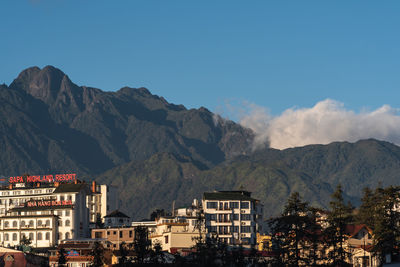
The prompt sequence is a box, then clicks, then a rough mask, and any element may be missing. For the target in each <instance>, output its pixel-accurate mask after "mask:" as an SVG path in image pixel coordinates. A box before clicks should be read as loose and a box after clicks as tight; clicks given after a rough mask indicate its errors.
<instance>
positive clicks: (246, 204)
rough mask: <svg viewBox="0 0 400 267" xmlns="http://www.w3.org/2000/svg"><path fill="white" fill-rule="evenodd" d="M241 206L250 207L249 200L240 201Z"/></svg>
mask: <svg viewBox="0 0 400 267" xmlns="http://www.w3.org/2000/svg"><path fill="white" fill-rule="evenodd" d="M240 208H241V209H248V208H249V202H248V201H246V202H240Z"/></svg>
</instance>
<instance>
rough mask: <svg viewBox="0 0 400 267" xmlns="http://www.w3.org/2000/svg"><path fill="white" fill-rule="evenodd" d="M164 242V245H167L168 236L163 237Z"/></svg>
mask: <svg viewBox="0 0 400 267" xmlns="http://www.w3.org/2000/svg"><path fill="white" fill-rule="evenodd" d="M164 241H165V242H164V243H165V244H168V236H164Z"/></svg>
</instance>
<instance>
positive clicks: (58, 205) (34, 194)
mask: <svg viewBox="0 0 400 267" xmlns="http://www.w3.org/2000/svg"><path fill="white" fill-rule="evenodd" d="M10 181H11V182H13V180H11V178H10ZM14 181H15V182H14V183H10V184H9V185H8V186H3V187H2V188H0V245H1V246H3V247H14V246H18V245H20V243H21V240H22V239H23V238H24V237H25V238H29V239H30V241H31V244H30V245H31V246H32V247H36V248H48V247H54V246H56V245H57V244H59V243H60V241H61V240H64V239H81V238H86V237H89V236H90V232H89V231H90V230H89V228H90V227H89V226H90V224H91V223H94V222H95V220H96V217H97V216H100V217H102V216H103V214H102V212H101V211H102V210H101V208H102V206H104V204H103V203H102V202H101V199H102V196H101V194H99V192H98V191H96V190H93V189H96V184H94V183H93V184H92V186H90V185H88V184H86V183H82V182H79V181H78V180H76V179H75V178H74V179H69V181H65V182H63V183H60V182H54V180H50V179H49V181H48V182H37V183H36V182H26V181H27V178H26V177H25V178H23V179H18V180H14ZM99 195H100V197H94V198H93V196H99ZM99 200H100V203H99ZM105 205H107V204H105ZM93 207H94V208H93ZM91 211H94V212H95V214H94V216H92V217H91V216H90V215H91ZM97 213H98V214H99V215H97ZM104 215H105V214H104Z"/></svg>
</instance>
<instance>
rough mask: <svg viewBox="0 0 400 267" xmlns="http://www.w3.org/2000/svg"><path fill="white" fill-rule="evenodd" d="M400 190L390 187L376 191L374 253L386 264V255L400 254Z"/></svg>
mask: <svg viewBox="0 0 400 267" xmlns="http://www.w3.org/2000/svg"><path fill="white" fill-rule="evenodd" d="M399 191H400V188H399V187H393V186H390V187H388V188H385V189H382V188H377V189H376V190H375V201H376V205H377V209H376V211H375V216H374V218H375V219H374V225H373V229H374V239H373V240H374V248H373V250H374V253H375V255H378V256H379V257H380V258H381V262H384V258H385V255H387V254H390V255H391V256H393V255H394V254H396V253H398V252H397V248H398V247H399V246H400V241H399V240H400V226H399V223H398V222H399V221H400V212H399V209H398V208H397V206H398V204H397V203H398V201H399V199H400V194H399Z"/></svg>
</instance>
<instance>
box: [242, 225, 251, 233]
mask: <svg viewBox="0 0 400 267" xmlns="http://www.w3.org/2000/svg"><path fill="white" fill-rule="evenodd" d="M240 232H242V233H250V232H251V228H250V226H240Z"/></svg>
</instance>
